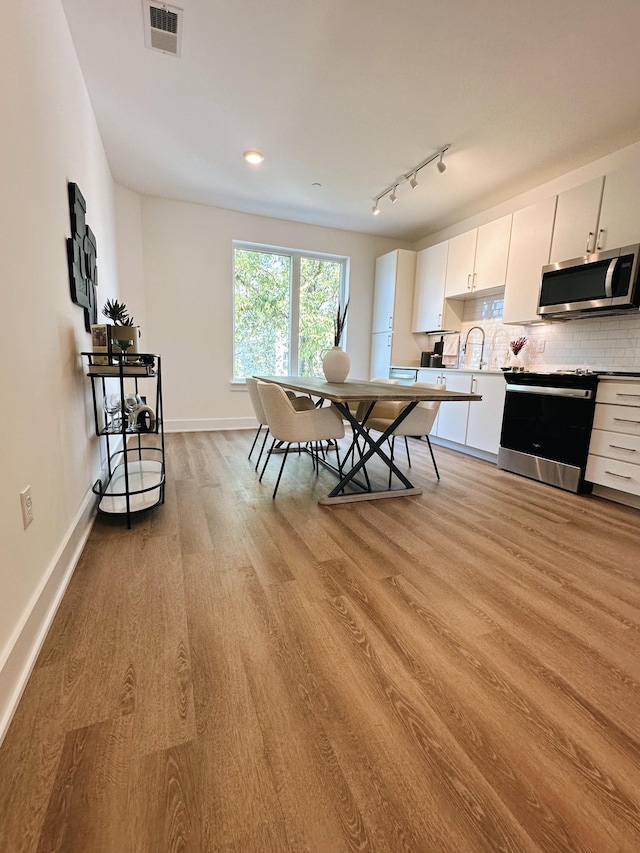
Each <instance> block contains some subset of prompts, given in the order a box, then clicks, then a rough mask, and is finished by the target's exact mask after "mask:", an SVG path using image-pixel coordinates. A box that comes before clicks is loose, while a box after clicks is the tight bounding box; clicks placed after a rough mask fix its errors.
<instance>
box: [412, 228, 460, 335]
mask: <svg viewBox="0 0 640 853" xmlns="http://www.w3.org/2000/svg"><path fill="white" fill-rule="evenodd" d="M448 254H449V242H448V241H445V242H444V243H437V244H436V245H435V246H429V248H427V249H423V250H422V251H421V252H418V255H417V258H416V280H415V291H414V297H413V321H412V326H411V328H412V329H413V331H414V332H439V331H450V332H458V331H460V327H461V325H462V313H463V308H464V306H463V304H462V303H461V302H460V301H458V300H455V299H452V300H447V301H446V302H445V298H444V288H445V279H446V275H447V256H448Z"/></svg>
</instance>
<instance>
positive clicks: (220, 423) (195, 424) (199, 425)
mask: <svg viewBox="0 0 640 853" xmlns="http://www.w3.org/2000/svg"><path fill="white" fill-rule="evenodd" d="M257 428H258V422H257V420H256V419H255V418H253V417H248V418H247V417H243V418H202V419H199V418H196V419H193V420H184V421H165V422H164V431H165V432H211V431H216V430H223V429H257Z"/></svg>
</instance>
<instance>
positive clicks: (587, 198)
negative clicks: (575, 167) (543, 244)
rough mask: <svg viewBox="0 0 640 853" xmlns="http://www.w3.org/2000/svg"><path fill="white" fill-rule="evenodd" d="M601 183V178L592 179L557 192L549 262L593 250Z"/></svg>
mask: <svg viewBox="0 0 640 853" xmlns="http://www.w3.org/2000/svg"><path fill="white" fill-rule="evenodd" d="M603 184H604V177H600V178H594V179H593V180H591V181H587V183H585V184H580V186H577V187H573V189H570V190H566V191H565V192H563V193H560V195H559V196H558V207H557V210H556V221H555V225H554V228H553V239H552V241H551V256H550V260H549V263H552V264H553V263H556V261H568V260H570V259H571V258H579V257H581V256H582V255H584V254H585V253H586V252H593V251H594V247H595V244H596V234H597V230H598V218H599V216H600V202H601V201H602V187H603Z"/></svg>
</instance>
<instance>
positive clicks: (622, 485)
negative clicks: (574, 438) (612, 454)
mask: <svg viewBox="0 0 640 853" xmlns="http://www.w3.org/2000/svg"><path fill="white" fill-rule="evenodd" d="M585 479H586V480H588V481H589V482H590V483H598V484H599V485H600V486H608V487H609V488H610V489H618V491H620V492H628V493H629V494H631V495H640V465H630V464H629V463H628V462H619V461H618V460H617V459H605V458H604V457H603V456H593V455H591V454H589V459H588V461H587V471H586V474H585Z"/></svg>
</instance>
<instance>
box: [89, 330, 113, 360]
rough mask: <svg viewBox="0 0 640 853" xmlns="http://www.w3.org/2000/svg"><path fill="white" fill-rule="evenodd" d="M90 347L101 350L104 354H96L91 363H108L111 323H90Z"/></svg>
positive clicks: (95, 350) (97, 350)
mask: <svg viewBox="0 0 640 853" xmlns="http://www.w3.org/2000/svg"><path fill="white" fill-rule="evenodd" d="M91 348H92V350H93V351H94V352H103V353H104V355H96V356H94V358H93V364H109V362H110V361H111V358H110V356H111V324H110V323H92V324H91Z"/></svg>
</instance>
